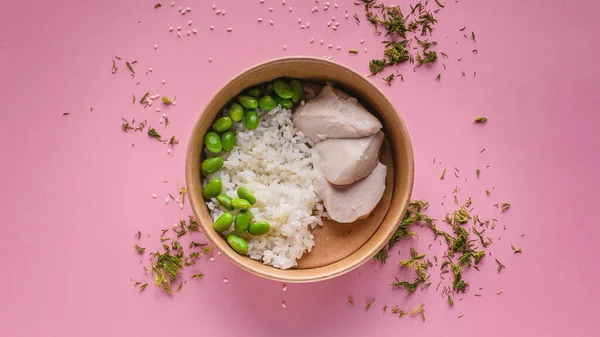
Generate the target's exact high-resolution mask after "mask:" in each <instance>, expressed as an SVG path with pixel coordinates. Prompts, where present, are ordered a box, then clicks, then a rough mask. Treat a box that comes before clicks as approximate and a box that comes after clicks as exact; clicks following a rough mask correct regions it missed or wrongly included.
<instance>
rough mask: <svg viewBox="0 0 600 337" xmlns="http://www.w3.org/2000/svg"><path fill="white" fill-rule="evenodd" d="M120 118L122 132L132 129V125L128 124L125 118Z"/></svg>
mask: <svg viewBox="0 0 600 337" xmlns="http://www.w3.org/2000/svg"><path fill="white" fill-rule="evenodd" d="M121 120H122V121H123V123H122V124H121V130H123V132H128V131H129V130H133V127H132V126H131V125H129V122H128V121H127V120H126V119H125V118H121ZM132 124H133V122H132Z"/></svg>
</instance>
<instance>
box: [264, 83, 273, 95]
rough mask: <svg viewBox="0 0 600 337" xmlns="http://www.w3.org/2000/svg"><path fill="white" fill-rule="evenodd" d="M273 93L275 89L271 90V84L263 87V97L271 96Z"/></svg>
mask: <svg viewBox="0 0 600 337" xmlns="http://www.w3.org/2000/svg"><path fill="white" fill-rule="evenodd" d="M273 93H275V89H274V88H273V83H269V84H267V85H266V86H265V95H272V94H273Z"/></svg>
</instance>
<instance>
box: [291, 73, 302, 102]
mask: <svg viewBox="0 0 600 337" xmlns="http://www.w3.org/2000/svg"><path fill="white" fill-rule="evenodd" d="M289 85H290V88H291V89H292V102H294V103H298V102H300V99H301V98H302V92H303V90H304V89H303V88H302V83H300V81H298V80H296V79H293V80H290V84H289Z"/></svg>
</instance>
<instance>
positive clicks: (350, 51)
mask: <svg viewBox="0 0 600 337" xmlns="http://www.w3.org/2000/svg"><path fill="white" fill-rule="evenodd" d="M348 52H349V53H350V54H358V50H356V49H350V50H348Z"/></svg>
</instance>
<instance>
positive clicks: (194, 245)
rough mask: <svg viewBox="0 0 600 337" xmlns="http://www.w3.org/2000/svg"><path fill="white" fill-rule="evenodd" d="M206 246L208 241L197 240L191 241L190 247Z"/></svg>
mask: <svg viewBox="0 0 600 337" xmlns="http://www.w3.org/2000/svg"><path fill="white" fill-rule="evenodd" d="M204 246H208V243H198V242H195V241H192V242H190V248H195V247H204Z"/></svg>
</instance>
